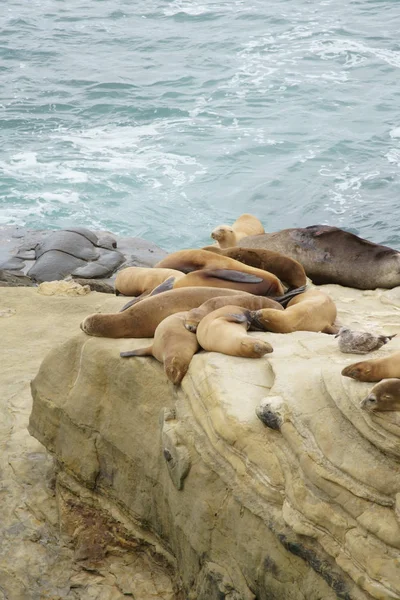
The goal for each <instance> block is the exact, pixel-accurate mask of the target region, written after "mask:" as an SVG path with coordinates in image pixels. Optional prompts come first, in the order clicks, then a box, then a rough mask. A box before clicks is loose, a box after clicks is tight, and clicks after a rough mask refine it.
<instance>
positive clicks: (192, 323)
mask: <svg viewBox="0 0 400 600" xmlns="http://www.w3.org/2000/svg"><path fill="white" fill-rule="evenodd" d="M228 304H231V305H232V304H233V305H235V306H240V307H241V308H246V309H247V310H258V309H260V308H275V310H283V306H282V305H281V304H279V302H276V301H275V300H273V299H272V298H266V297H265V296H251V295H250V294H238V295H237V296H220V297H217V298H211V300H207V302H204V304H202V305H201V306H199V307H198V308H192V310H190V311H188V312H187V313H186V318H185V327H186V329H188V330H189V331H192V332H193V333H196V330H197V326H198V324H199V323H200V321H201V320H202V319H203V318H204V317H205V316H206V315H208V314H209V313H210V312H212V311H213V310H217V309H218V308H222V307H223V306H227V305H228Z"/></svg>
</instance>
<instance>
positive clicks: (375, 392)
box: [360, 379, 400, 412]
mask: <svg viewBox="0 0 400 600" xmlns="http://www.w3.org/2000/svg"><path fill="white" fill-rule="evenodd" d="M360 406H361V408H363V409H364V410H367V411H369V412H378V411H385V412H387V411H397V410H400V379H384V380H383V381H381V382H379V383H377V384H376V385H374V387H373V388H372V390H371V391H370V393H369V394H368V396H367V397H366V398H364V400H362V401H361V402H360Z"/></svg>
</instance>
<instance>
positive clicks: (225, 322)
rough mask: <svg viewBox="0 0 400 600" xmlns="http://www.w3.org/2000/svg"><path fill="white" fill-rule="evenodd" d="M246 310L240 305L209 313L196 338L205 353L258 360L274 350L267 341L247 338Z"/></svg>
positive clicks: (247, 313) (248, 320)
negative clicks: (219, 353)
mask: <svg viewBox="0 0 400 600" xmlns="http://www.w3.org/2000/svg"><path fill="white" fill-rule="evenodd" d="M250 323H251V320H250V318H249V311H248V310H247V309H245V308H241V307H240V306H234V305H228V306H223V307H222V308H218V309H217V310H214V311H212V312H210V313H209V314H208V315H207V316H205V317H204V319H202V320H201V321H200V323H199V325H198V327H197V333H196V335H197V339H198V341H199V344H200V346H201V347H202V348H204V350H208V351H209V352H221V353H222V354H228V355H230V356H243V357H246V358H260V357H261V356H264V354H266V353H267V352H272V351H273V348H272V346H271V345H270V344H268V342H265V341H263V340H260V339H257V338H255V337H252V336H250V335H247V333H246V332H247V330H248V328H249V327H250Z"/></svg>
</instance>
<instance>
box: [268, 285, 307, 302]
mask: <svg viewBox="0 0 400 600" xmlns="http://www.w3.org/2000/svg"><path fill="white" fill-rule="evenodd" d="M306 288H307V286H306V285H302V286H300V287H298V288H295V289H294V290H290V292H286V294H283V296H277V297H274V300H275V301H276V302H279V304H282V306H286V304H287V303H288V302H289V300H292V298H294V297H295V296H298V295H299V294H303V293H304V292H305V291H306Z"/></svg>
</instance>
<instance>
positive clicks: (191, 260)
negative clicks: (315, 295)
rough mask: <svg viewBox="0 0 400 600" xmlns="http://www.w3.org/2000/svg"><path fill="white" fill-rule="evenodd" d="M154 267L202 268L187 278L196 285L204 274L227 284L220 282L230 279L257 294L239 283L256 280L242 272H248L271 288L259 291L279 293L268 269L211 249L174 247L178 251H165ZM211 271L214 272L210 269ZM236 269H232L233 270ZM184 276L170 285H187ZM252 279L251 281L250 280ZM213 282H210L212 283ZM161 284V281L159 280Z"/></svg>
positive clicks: (187, 269)
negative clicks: (247, 277) (169, 252)
mask: <svg viewBox="0 0 400 600" xmlns="http://www.w3.org/2000/svg"><path fill="white" fill-rule="evenodd" d="M155 266H156V267H163V268H167V269H178V271H182V272H183V273H191V272H192V271H202V270H206V271H207V274H206V275H199V274H196V275H194V276H193V278H192V279H191V281H198V282H199V283H196V285H207V283H205V280H206V279H207V278H209V279H210V281H211V279H221V280H222V282H221V285H222V284H223V285H224V286H227V287H229V284H226V283H224V281H225V280H226V281H233V282H236V283H237V284H238V285H235V287H236V288H237V289H241V290H243V291H246V292H250V293H256V294H259V293H260V292H257V291H252V289H253V290H254V289H255V288H254V287H253V288H252V289H246V288H245V287H243V286H244V285H248V284H250V285H253V286H254V284H255V283H261V282H257V281H256V280H250V279H247V284H246V277H245V275H252V276H253V277H258V278H260V279H262V282H263V285H262V286H260V287H261V288H262V289H268V286H271V292H270V293H269V292H265V291H263V292H261V293H262V294H263V295H269V296H278V295H280V294H283V287H282V284H281V282H280V281H279V279H278V278H277V277H276V276H275V275H273V274H272V273H269V272H268V271H264V270H263V269H256V268H255V267H249V266H248V265H245V264H244V263H241V262H239V261H238V260H234V259H233V258H229V257H228V256H222V255H219V254H216V253H214V252H208V251H207V250H193V249H190V250H178V252H173V253H172V254H169V255H168V256H166V257H165V258H163V259H162V260H161V261H160V262H159V263H157V264H156V265H155ZM213 271H214V274H213V273H212V272H213ZM235 272H236V273H235ZM187 281H189V280H188V279H186V283H185V279H184V278H181V279H180V280H179V281H178V282H177V283H176V285H175V284H174V287H182V286H184V285H188V283H187ZM251 281H253V283H251ZM216 283H217V282H214V283H213V284H211V283H210V285H215V284H216ZM241 283H242V284H243V286H240V287H239V284H241ZM161 285H162V284H161Z"/></svg>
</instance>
